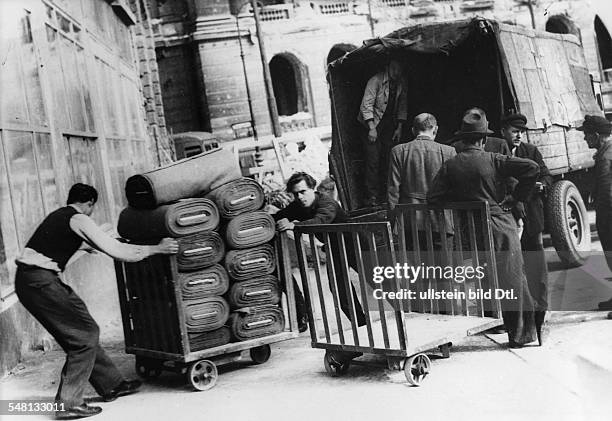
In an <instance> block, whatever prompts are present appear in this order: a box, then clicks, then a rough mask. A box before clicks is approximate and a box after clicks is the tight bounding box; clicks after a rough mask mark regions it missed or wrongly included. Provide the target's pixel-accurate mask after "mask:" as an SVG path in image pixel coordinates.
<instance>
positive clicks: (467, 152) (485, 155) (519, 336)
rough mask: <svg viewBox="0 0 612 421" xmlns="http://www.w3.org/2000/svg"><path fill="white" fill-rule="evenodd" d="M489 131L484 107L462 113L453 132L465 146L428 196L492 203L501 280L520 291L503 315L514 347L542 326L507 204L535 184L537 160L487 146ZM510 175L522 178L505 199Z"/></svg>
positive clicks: (505, 306) (433, 199)
mask: <svg viewBox="0 0 612 421" xmlns="http://www.w3.org/2000/svg"><path fill="white" fill-rule="evenodd" d="M489 133H491V130H489V128H488V121H487V117H486V115H485V114H484V113H482V112H479V111H470V112H469V113H467V114H466V115H465V116H464V117H463V121H462V124H461V129H460V130H459V131H458V132H456V133H455V135H456V136H458V137H459V138H461V139H462V141H463V144H464V145H465V147H464V149H463V150H462V151H461V152H460V153H459V154H458V155H457V156H456V157H454V158H452V159H450V160H449V161H447V162H445V163H444V165H443V166H442V169H441V170H440V172H439V173H438V175H437V176H436V179H435V180H434V184H433V187H432V189H431V191H430V192H429V195H428V199H429V201H430V202H432V203H444V202H465V201H486V202H488V203H489V205H490V209H491V229H492V233H493V243H494V246H495V252H496V263H497V274H498V278H499V286H500V288H502V289H505V290H513V291H514V296H515V297H516V299H515V300H503V301H502V316H503V319H504V324H505V326H506V329H507V331H508V339H509V344H510V347H513V348H518V347H522V346H523V345H524V344H526V343H529V342H532V341H534V340H535V339H536V334H537V338H538V339H540V337H541V326H539V325H537V324H536V323H535V318H534V313H533V302H532V299H531V295H530V294H529V288H528V286H527V281H526V279H525V275H524V273H523V258H522V255H521V247H520V243H519V239H518V236H517V235H516V223H515V221H514V218H513V216H512V214H511V213H510V212H509V208H510V207H511V206H512V204H513V202H514V201H515V200H519V201H522V200H525V198H526V197H527V195H528V194H529V192H530V191H531V189H533V187H534V185H535V181H536V178H537V176H538V166H537V164H536V163H535V162H533V161H531V160H528V159H523V158H514V157H508V156H505V155H501V154H495V153H490V152H485V151H483V150H482V145H483V142H484V139H485V137H486V135H487V134H489ZM507 177H514V178H516V179H517V180H518V184H517V186H516V188H515V189H514V193H513V196H509V197H506V198H505V199H504V197H505V186H504V181H503V180H504V179H505V178H507ZM476 226H479V224H478V223H477V224H476ZM479 247H482V246H479Z"/></svg>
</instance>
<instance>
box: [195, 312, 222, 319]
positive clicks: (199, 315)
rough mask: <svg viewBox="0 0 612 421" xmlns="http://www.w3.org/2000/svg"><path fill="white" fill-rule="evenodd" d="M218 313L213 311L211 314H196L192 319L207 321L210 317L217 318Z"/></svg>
mask: <svg viewBox="0 0 612 421" xmlns="http://www.w3.org/2000/svg"><path fill="white" fill-rule="evenodd" d="M217 313H218V312H217V311H211V312H210V313H202V314H194V315H193V316H191V318H192V319H193V320H200V319H206V318H207V317H210V316H216V315H217Z"/></svg>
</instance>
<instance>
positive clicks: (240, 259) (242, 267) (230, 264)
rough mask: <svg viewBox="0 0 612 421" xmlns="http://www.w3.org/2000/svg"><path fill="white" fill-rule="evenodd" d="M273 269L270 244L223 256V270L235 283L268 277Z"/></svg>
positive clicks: (230, 252) (274, 262) (272, 251)
mask: <svg viewBox="0 0 612 421" xmlns="http://www.w3.org/2000/svg"><path fill="white" fill-rule="evenodd" d="M275 268H276V261H275V260H274V248H273V247H272V246H271V245H270V244H264V245H261V246H257V247H253V248H250V249H244V250H230V251H228V252H227V254H226V255H225V269H227V273H229V276H230V278H231V279H233V280H235V281H244V280H247V279H251V278H254V277H256V276H257V277H261V276H264V275H269V274H271V273H272V272H274V269H275Z"/></svg>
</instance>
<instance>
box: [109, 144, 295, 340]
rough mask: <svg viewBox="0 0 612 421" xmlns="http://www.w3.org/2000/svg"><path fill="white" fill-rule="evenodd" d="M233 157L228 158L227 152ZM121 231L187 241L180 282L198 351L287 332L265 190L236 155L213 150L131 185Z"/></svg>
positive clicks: (150, 239) (146, 239) (140, 239)
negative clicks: (264, 208)
mask: <svg viewBox="0 0 612 421" xmlns="http://www.w3.org/2000/svg"><path fill="white" fill-rule="evenodd" d="M226 155H227V156H226ZM125 190H126V196H127V198H128V204H129V206H128V207H127V208H125V209H124V210H123V211H122V212H121V214H120V216H119V223H118V227H117V231H118V232H119V234H120V235H121V236H122V237H123V238H125V239H127V240H129V241H131V242H134V243H137V244H154V243H156V242H158V241H159V239H160V238H163V237H173V238H176V240H177V241H178V243H179V251H178V253H177V255H176V262H177V273H176V279H173V280H172V282H175V283H176V284H178V285H179V286H180V291H181V297H180V298H181V300H182V302H183V305H182V309H183V313H184V319H185V327H186V329H187V333H188V337H189V345H190V350H191V351H199V350H202V349H208V348H212V347H216V346H221V345H225V344H227V343H229V342H231V341H244V340H248V339H253V338H260V337H263V336H268V335H272V334H275V333H280V332H282V331H283V330H284V327H285V321H284V314H283V311H282V309H281V308H280V306H279V303H280V297H281V290H280V286H279V281H278V278H277V276H276V256H275V252H274V247H273V246H272V244H271V241H272V240H273V238H274V234H275V224H274V220H273V219H272V217H271V216H270V215H268V214H267V213H266V212H264V211H262V210H261V209H262V206H263V204H264V197H265V196H264V192H263V189H262V187H261V186H260V185H259V184H258V183H257V182H256V181H254V180H252V179H249V178H243V177H241V176H240V168H239V167H238V163H237V162H236V160H235V158H234V156H233V155H231V154H229V155H228V153H226V152H225V151H223V150H213V151H208V152H205V153H203V154H200V155H196V156H195V157H191V158H188V159H185V160H182V161H178V162H175V163H173V164H171V165H168V166H166V167H162V168H158V169H156V170H153V171H150V172H148V173H144V174H139V175H135V176H132V177H130V178H129V179H128V180H127V182H126V189H125Z"/></svg>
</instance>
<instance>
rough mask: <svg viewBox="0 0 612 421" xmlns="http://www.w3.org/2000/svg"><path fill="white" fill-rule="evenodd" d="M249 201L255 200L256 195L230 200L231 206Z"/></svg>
mask: <svg viewBox="0 0 612 421" xmlns="http://www.w3.org/2000/svg"><path fill="white" fill-rule="evenodd" d="M247 200H255V195H254V194H249V195H248V196H242V197H239V198H238V199H234V200H230V205H237V204H239V203H242V202H246V201H247Z"/></svg>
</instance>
